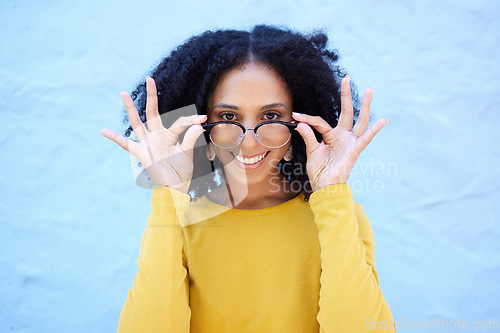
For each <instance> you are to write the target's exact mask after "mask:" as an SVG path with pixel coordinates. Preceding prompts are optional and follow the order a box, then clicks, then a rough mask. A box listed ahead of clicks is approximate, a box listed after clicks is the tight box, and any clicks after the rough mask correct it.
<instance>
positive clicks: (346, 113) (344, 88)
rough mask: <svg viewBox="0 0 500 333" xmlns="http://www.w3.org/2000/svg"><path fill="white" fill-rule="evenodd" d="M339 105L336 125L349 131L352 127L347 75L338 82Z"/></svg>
mask: <svg viewBox="0 0 500 333" xmlns="http://www.w3.org/2000/svg"><path fill="white" fill-rule="evenodd" d="M340 106H341V107H340V109H341V111H340V117H339V124H338V125H339V126H340V127H341V128H343V129H345V130H347V131H350V130H351V129H352V118H353V109H352V97H351V84H350V82H349V75H346V76H345V77H344V78H343V79H342V82H341V83H340Z"/></svg>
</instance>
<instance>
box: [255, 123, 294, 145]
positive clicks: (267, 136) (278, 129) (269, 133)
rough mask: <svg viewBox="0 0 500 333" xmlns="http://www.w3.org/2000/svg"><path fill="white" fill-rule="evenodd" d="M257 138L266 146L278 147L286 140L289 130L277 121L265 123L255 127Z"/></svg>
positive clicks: (288, 137) (288, 136)
mask: <svg viewBox="0 0 500 333" xmlns="http://www.w3.org/2000/svg"><path fill="white" fill-rule="evenodd" d="M257 139H258V140H259V141H260V143H262V144H263V145H264V146H266V147H269V148H278V147H281V146H283V145H284V144H285V143H287V142H288V140H289V139H290V130H289V129H288V127H287V126H286V125H283V124H279V123H270V124H265V125H262V126H261V127H259V128H258V129H257Z"/></svg>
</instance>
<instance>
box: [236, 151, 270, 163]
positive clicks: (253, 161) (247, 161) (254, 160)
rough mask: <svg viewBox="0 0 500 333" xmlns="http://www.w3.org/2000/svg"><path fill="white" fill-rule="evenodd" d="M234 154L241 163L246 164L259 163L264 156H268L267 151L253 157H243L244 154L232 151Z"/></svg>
mask: <svg viewBox="0 0 500 333" xmlns="http://www.w3.org/2000/svg"><path fill="white" fill-rule="evenodd" d="M232 154H233V156H234V157H235V158H236V159H237V160H238V161H240V162H241V163H244V164H254V163H257V162H259V161H260V160H262V159H263V158H264V156H266V153H264V154H262V155H259V156H257V157H252V158H243V157H242V156H240V155H236V154H235V153H232Z"/></svg>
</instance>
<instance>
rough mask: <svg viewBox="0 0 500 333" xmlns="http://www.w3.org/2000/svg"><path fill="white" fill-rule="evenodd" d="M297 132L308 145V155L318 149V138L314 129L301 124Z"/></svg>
mask: <svg viewBox="0 0 500 333" xmlns="http://www.w3.org/2000/svg"><path fill="white" fill-rule="evenodd" d="M295 130H297V132H299V134H300V135H301V136H302V138H303V139H304V142H305V143H306V154H310V153H311V152H313V151H315V150H316V149H317V148H318V146H319V143H318V140H316V136H315V135H314V132H313V130H312V128H311V127H310V126H309V125H308V124H306V123H299V124H298V125H297V127H296V128H295Z"/></svg>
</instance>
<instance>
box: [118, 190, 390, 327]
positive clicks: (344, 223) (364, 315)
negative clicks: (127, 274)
mask: <svg viewBox="0 0 500 333" xmlns="http://www.w3.org/2000/svg"><path fill="white" fill-rule="evenodd" d="M189 199H190V197H189V195H187V194H183V193H180V192H178V191H175V190H172V189H169V188H167V187H154V188H153V192H152V211H151V214H150V216H149V218H148V221H147V225H146V229H145V231H144V235H143V237H142V241H141V246H140V255H139V259H138V260H137V263H138V266H139V271H138V273H137V275H136V277H135V279H134V285H133V288H132V289H130V290H129V293H128V297H127V300H126V302H125V305H124V307H123V309H122V312H121V315H120V320H119V325H118V331H119V332H138V333H143V332H144V333H150V332H171V333H184V332H204V333H211V332H214V333H225V332H230V333H240V332H258V333H266V332H272V333H281V332H283V333H292V332H300V333H305V332H315V333H317V332H328V333H330V332H342V333H344V332H356V333H357V332H373V331H376V332H381V331H384V332H394V331H395V330H394V329H388V330H382V329H381V330H377V329H375V328H374V327H382V326H383V325H382V324H383V323H391V322H393V321H394V319H393V316H392V314H391V310H390V309H389V306H388V305H387V303H386V301H385V299H384V296H383V294H382V290H381V289H380V287H379V282H378V277H377V272H376V271H375V252H374V239H373V231H372V228H371V226H370V223H369V221H368V219H367V217H366V215H365V213H364V212H363V209H362V208H361V206H360V205H359V204H357V203H354V202H353V197H352V193H351V189H350V187H349V185H345V184H342V185H330V186H327V187H324V188H322V189H320V190H318V191H316V192H314V193H313V194H312V195H311V197H310V200H309V202H305V201H304V200H303V199H304V196H303V194H301V195H299V196H297V197H295V198H294V199H292V200H290V201H287V202H285V203H283V204H280V205H278V206H274V207H269V208H264V209H256V210H239V209H228V208H227V207H224V206H221V205H218V204H216V203H213V202H212V201H210V200H209V199H208V198H207V197H206V196H204V197H203V198H200V199H198V200H197V201H195V202H192V203H190V202H189ZM377 321H378V322H380V324H379V325H375V323H376V322H377ZM384 326H385V325H384ZM370 328H371V329H370Z"/></svg>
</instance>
